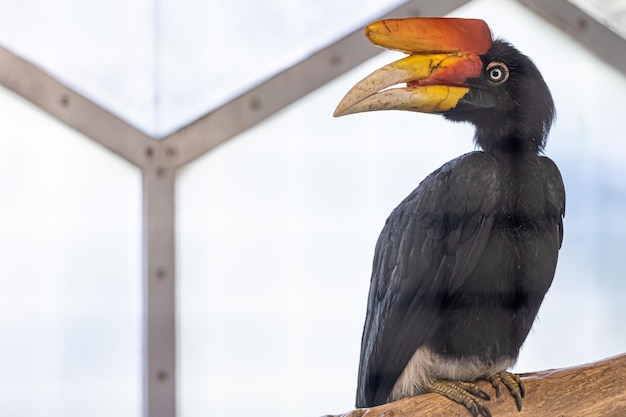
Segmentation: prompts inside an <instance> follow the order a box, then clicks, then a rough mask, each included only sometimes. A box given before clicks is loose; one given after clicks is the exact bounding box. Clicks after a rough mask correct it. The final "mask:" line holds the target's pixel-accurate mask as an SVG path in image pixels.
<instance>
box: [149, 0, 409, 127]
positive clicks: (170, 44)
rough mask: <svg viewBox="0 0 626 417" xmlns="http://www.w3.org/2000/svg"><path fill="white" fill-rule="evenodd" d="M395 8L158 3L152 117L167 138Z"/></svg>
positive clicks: (233, 1) (308, 2) (316, 2)
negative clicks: (157, 72)
mask: <svg viewBox="0 0 626 417" xmlns="http://www.w3.org/2000/svg"><path fill="white" fill-rule="evenodd" d="M400 3H403V1H402V0H385V1H380V0H359V1H355V0H349V1H331V0H321V1H320V0H263V1H249V0H218V1H212V2H205V1H198V0H182V1H180V0H167V1H162V2H161V6H160V7H161V9H160V13H159V16H160V27H161V30H160V32H159V35H160V37H159V42H160V45H159V53H160V56H159V66H160V72H161V73H160V78H159V103H160V106H159V117H158V120H161V121H163V122H162V123H163V126H162V129H163V130H164V131H171V130H173V129H174V128H176V127H180V125H181V124H186V123H188V122H191V121H193V120H194V119H196V118H197V117H199V116H201V115H203V114H205V113H206V112H207V111H209V110H212V109H214V108H216V107H219V106H220V105H221V104H224V103H225V102H227V101H228V100H230V99H232V98H234V97H236V96H238V95H239V94H241V93H243V92H245V91H246V90H247V89H249V88H251V87H253V86H254V85H256V84H258V83H260V82H261V81H263V80H265V79H267V78H269V77H271V76H272V75H274V74H276V73H278V72H280V71H281V70H283V69H285V68H287V67H289V66H290V65H293V64H294V63H296V62H298V61H300V60H301V59H303V58H305V57H307V56H308V55H310V54H311V53H312V52H314V51H317V50H319V49H321V48H322V47H323V46H326V45H327V44H330V43H332V42H334V41H335V40H337V39H338V38H340V37H342V36H344V35H346V34H347V33H349V32H350V31H352V30H354V28H357V27H361V26H363V24H364V23H365V22H367V21H369V20H371V19H373V18H375V17H377V16H380V15H381V14H382V13H383V12H385V11H387V10H389V9H391V8H393V7H394V6H396V5H399V4H400Z"/></svg>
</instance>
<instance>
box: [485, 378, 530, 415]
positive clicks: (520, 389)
mask: <svg viewBox="0 0 626 417" xmlns="http://www.w3.org/2000/svg"><path fill="white" fill-rule="evenodd" d="M485 379H486V380H487V381H489V382H490V383H491V385H493V387H494V388H495V390H496V398H500V394H501V393H502V384H504V386H506V387H507V388H508V389H509V392H510V393H511V396H512V397H513V398H515V403H516V404H517V411H522V398H524V395H525V393H526V391H525V390H524V384H523V383H522V380H521V379H520V377H519V375H517V374H513V373H511V372H502V373H499V374H494V375H491V376H488V377H487V378H485Z"/></svg>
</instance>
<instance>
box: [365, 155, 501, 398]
mask: <svg viewBox="0 0 626 417" xmlns="http://www.w3.org/2000/svg"><path fill="white" fill-rule="evenodd" d="M498 178H499V175H498V168H497V163H496V161H495V159H494V158H493V157H492V156H490V155H487V154H485V153H482V152H472V153H469V154H466V155H463V156H461V157H459V158H456V159H454V160H452V161H450V162H448V163H447V164H445V165H444V166H442V167H441V168H439V169H438V170H437V171H435V172H433V173H432V174H430V175H429V176H428V177H427V178H426V179H425V180H424V181H422V183H421V184H420V185H419V186H418V187H417V189H415V191H413V192H412V193H411V195H409V196H408V197H407V198H406V199H405V200H404V201H403V202H402V203H400V205H399V206H398V207H397V208H396V209H395V210H394V211H393V212H392V213H391V215H390V216H389V218H388V219H387V222H386V224H385V227H384V228H383V230H382V232H381V235H380V237H379V239H378V243H377V244H376V252H375V255H374V264H373V270H372V280H371V284H370V292H369V299H368V304H367V316H366V319H365V328H364V329H363V339H362V341H361V362H360V365H359V381H358V387H357V402H356V406H357V407H371V406H375V405H378V404H382V403H384V402H386V401H387V398H388V396H389V394H390V393H391V390H392V388H393V385H394V384H395V382H396V380H397V379H398V377H399V376H400V374H401V372H402V370H403V369H404V367H405V366H406V364H407V363H408V361H409V359H410V358H411V356H413V354H414V353H415V350H416V349H417V348H418V347H419V346H420V345H421V344H422V343H424V341H425V340H427V339H428V338H429V336H430V335H431V334H432V332H433V331H434V330H435V329H436V328H437V326H438V322H437V320H438V318H437V309H438V303H439V302H440V300H441V297H443V296H444V295H445V294H446V293H448V292H450V291H454V290H455V289H456V288H458V287H459V286H460V285H461V284H462V283H463V281H464V280H465V279H466V278H467V276H469V275H470V273H471V272H472V270H473V269H474V268H475V266H476V263H477V262H478V260H479V259H480V257H481V255H482V252H483V250H484V248H485V245H486V244H487V242H488V240H489V236H490V234H491V229H492V226H493V222H494V218H493V216H491V214H493V211H494V208H495V205H496V202H497V201H498V197H499V182H498ZM400 341H401V342H400Z"/></svg>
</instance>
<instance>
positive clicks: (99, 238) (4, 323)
mask: <svg viewBox="0 0 626 417" xmlns="http://www.w3.org/2000/svg"><path fill="white" fill-rule="evenodd" d="M0 114H2V126H1V129H2V132H1V134H0V146H1V148H2V152H0V193H1V195H2V204H1V205H0V259H2V270H3V272H2V274H0V287H1V288H2V291H0V335H1V338H2V348H1V349H0V350H1V351H2V355H1V359H0V391H1V392H2V393H3V394H2V395H0V410H2V411H1V414H2V415H6V416H16V417H19V416H24V417H30V416H43V415H45V416H49V417H53V416H58V417H71V416H75V417H84V416H102V417H105V416H128V417H131V416H132V417H136V416H139V415H140V413H141V385H140V384H141V334H142V333H141V294H142V292H141V240H140V239H141V188H140V187H141V178H140V173H139V171H138V170H137V169H136V168H134V167H132V166H131V165H129V164H128V163H126V162H125V161H123V160H121V159H120V158H118V157H116V156H114V155H112V154H111V153H109V152H108V151H106V150H105V149H103V148H101V147H100V146H98V145H95V144H94V143H93V142H91V141H90V140H88V139H86V138H85V137H82V136H81V135H80V134H78V133H76V132H74V131H72V130H70V129H68V128H67V127H65V126H64V125H61V124H60V123H59V122H57V121H56V120H54V119H52V118H50V117H49V116H47V115H45V114H43V113H42V112H41V111H40V110H39V109H37V108H35V107H33V106H32V105H30V104H29V103H26V102H25V101H24V100H22V99H20V98H18V97H16V96H15V95H14V94H13V93H10V92H8V91H7V90H5V89H4V88H0Z"/></svg>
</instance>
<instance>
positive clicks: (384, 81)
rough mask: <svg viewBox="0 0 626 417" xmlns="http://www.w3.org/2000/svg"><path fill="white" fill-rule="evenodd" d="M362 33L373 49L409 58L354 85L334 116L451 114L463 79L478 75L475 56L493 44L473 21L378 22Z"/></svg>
mask: <svg viewBox="0 0 626 417" xmlns="http://www.w3.org/2000/svg"><path fill="white" fill-rule="evenodd" d="M365 33H366V35H367V36H368V38H369V39H370V40H371V41H372V42H373V43H375V44H377V45H380V46H383V47H386V48H389V49H396V50H401V51H403V52H406V53H409V54H411V55H410V56H408V57H406V58H403V59H400V60H398V61H396V62H394V63H392V64H389V65H387V66H384V67H383V68H380V69H378V70H376V71H375V72H373V73H372V74H370V75H369V76H367V77H366V78H364V79H363V80H361V81H360V82H359V83H357V84H356V85H355V86H354V87H353V88H352V89H351V90H350V91H349V92H348V93H347V94H346V96H345V97H344V98H343V100H342V101H341V102H340V103H339V105H338V106H337V109H336V110H335V113H334V116H335V117H338V116H343V115H346V114H351V113H358V112H364V111H374V110H392V109H396V110H410V111H419V112H427V113H440V112H445V111H447V110H450V109H452V108H454V107H455V106H456V105H457V104H458V102H459V100H461V98H462V97H463V96H465V94H467V92H468V91H469V87H468V85H467V80H468V79H471V78H475V77H478V76H479V75H480V73H481V71H482V66H483V64H482V61H481V59H480V56H479V54H483V53H485V52H486V51H487V50H488V49H489V48H490V47H491V42H492V40H491V33H490V31H489V28H488V26H487V24H486V23H485V22H484V21H482V20H475V19H447V18H411V19H391V20H381V21H378V22H375V23H372V24H371V25H369V26H367V27H366V29H365ZM399 84H400V86H398V85H399ZM402 84H404V85H402Z"/></svg>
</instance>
